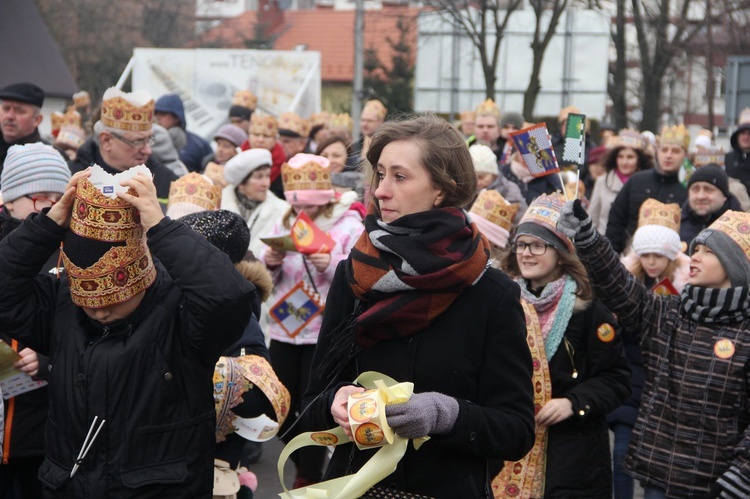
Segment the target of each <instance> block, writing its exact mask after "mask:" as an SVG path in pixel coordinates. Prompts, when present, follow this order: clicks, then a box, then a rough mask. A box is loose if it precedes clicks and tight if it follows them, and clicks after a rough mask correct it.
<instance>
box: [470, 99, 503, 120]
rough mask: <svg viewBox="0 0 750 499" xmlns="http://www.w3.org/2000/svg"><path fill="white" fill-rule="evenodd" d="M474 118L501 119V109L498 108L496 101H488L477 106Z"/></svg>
mask: <svg viewBox="0 0 750 499" xmlns="http://www.w3.org/2000/svg"><path fill="white" fill-rule="evenodd" d="M474 116H494V117H495V118H498V119H500V108H499V107H497V104H495V101H493V100H492V99H487V100H485V101H484V102H482V103H481V104H479V105H478V106H477V108H476V110H475V111H474Z"/></svg>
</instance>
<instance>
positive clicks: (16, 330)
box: [0, 170, 255, 498]
mask: <svg viewBox="0 0 750 499" xmlns="http://www.w3.org/2000/svg"><path fill="white" fill-rule="evenodd" d="M146 172H147V171H146ZM90 175H91V170H86V171H84V172H79V173H77V174H76V175H74V176H73V178H72V179H71V181H70V182H69V183H68V185H67V188H66V192H65V194H64V195H63V197H62V199H61V200H60V201H59V202H58V203H57V204H55V205H54V206H53V207H52V208H50V209H49V210H44V211H43V212H42V213H41V214H38V215H32V217H30V218H28V219H26V220H25V221H24V222H23V224H22V225H21V226H20V227H19V228H18V229H16V230H15V231H13V232H12V233H11V234H9V235H8V236H7V237H6V238H5V239H4V240H3V241H2V242H0V322H2V324H3V328H4V330H5V331H7V332H8V333H9V334H10V335H11V336H13V337H14V338H16V339H18V340H19V341H22V342H23V343H24V344H26V345H28V346H29V347H31V348H33V349H35V350H37V351H39V352H40V353H43V354H46V355H48V356H49V357H50V362H49V371H50V378H49V380H50V381H49V414H48V416H49V418H48V422H47V427H46V441H45V458H46V459H45V461H44V463H43V464H42V466H41V468H40V471H39V479H40V481H41V482H42V484H43V486H44V497H92V498H93V497H97V498H98V497H109V498H113V497H133V498H135V497H138V498H141V497H210V495H211V491H212V480H213V452H214V435H215V411H214V405H213V401H212V393H213V387H212V376H213V369H214V364H215V362H216V360H217V359H218V358H219V356H220V355H221V352H222V351H224V350H225V349H226V348H228V347H229V346H230V345H231V344H232V343H233V342H234V341H236V340H237V339H238V338H239V337H240V335H241V334H242V331H243V329H244V328H245V326H246V325H247V323H248V321H249V318H250V314H251V303H252V300H253V296H254V293H255V290H254V288H253V286H252V285H251V284H249V283H248V282H247V281H246V280H245V279H244V278H243V277H242V276H240V274H238V273H237V271H236V270H235V269H234V267H233V265H232V264H231V262H230V261H229V259H228V258H227V256H226V255H224V254H222V253H221V252H220V251H219V250H218V249H216V248H215V247H213V246H212V245H211V244H209V243H208V242H207V241H206V240H204V239H203V238H201V237H200V236H198V235H197V234H195V232H193V231H192V230H190V229H189V228H188V227H186V226H185V225H184V224H182V223H181V222H177V221H173V220H170V219H169V218H166V217H164V215H163V214H162V211H161V208H160V205H159V201H158V199H157V197H156V186H155V185H154V183H153V182H152V181H151V176H150V174H148V175H146V174H144V173H140V172H139V173H138V174H137V175H135V176H133V177H132V178H130V179H128V180H125V181H123V182H122V183H121V184H120V185H122V186H124V187H125V188H127V189H128V191H127V192H117V193H116V194H109V195H105V194H104V193H103V192H108V191H109V189H108V187H112V188H113V189H114V186H107V185H105V186H104V189H103V190H100V189H99V188H98V187H96V186H94V184H92V183H91V182H90V181H89V179H88V177H89V176H90ZM110 196H111V197H110ZM61 242H64V255H63V261H64V262H65V273H66V275H67V279H62V280H59V281H58V280H55V279H52V278H48V277H46V276H38V275H37V273H38V271H39V268H40V267H41V266H42V265H43V264H44V262H45V261H46V260H47V258H48V257H49V255H50V254H51V253H52V252H53V251H55V249H56V248H58V247H59V246H60V243H61ZM186 249H189V251H186Z"/></svg>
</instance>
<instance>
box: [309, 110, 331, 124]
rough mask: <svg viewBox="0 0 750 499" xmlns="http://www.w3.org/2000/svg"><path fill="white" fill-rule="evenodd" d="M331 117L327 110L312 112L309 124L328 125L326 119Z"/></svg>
mask: <svg viewBox="0 0 750 499" xmlns="http://www.w3.org/2000/svg"><path fill="white" fill-rule="evenodd" d="M330 119H331V115H330V113H329V112H328V111H321V112H319V113H313V114H311V115H310V120H309V122H310V125H311V126H313V127H316V126H322V125H328V121H329V120H330Z"/></svg>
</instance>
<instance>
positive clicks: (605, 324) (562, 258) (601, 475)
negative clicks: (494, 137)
mask: <svg viewBox="0 0 750 499" xmlns="http://www.w3.org/2000/svg"><path fill="white" fill-rule="evenodd" d="M564 203H565V200H564V198H563V197H562V195H560V194H552V195H549V196H547V195H542V196H540V197H539V198H537V199H536V200H535V201H534V202H533V203H531V205H530V206H529V209H528V210H527V211H526V214H525V215H524V217H523V218H522V219H521V222H520V223H519V225H518V227H517V228H516V231H515V237H514V239H513V243H512V245H511V251H512V253H510V254H509V255H508V256H507V257H506V260H505V265H504V266H505V269H506V271H507V272H508V273H509V274H510V275H511V276H512V277H515V279H516V282H517V283H518V285H519V286H520V287H521V301H522V302H523V304H524V305H525V310H526V312H527V316H526V320H527V330H528V335H529V338H528V342H529V346H530V347H531V349H532V355H533V356H534V361H535V365H536V366H538V369H536V370H535V374H534V376H535V380H534V381H535V387H536V389H537V393H536V397H537V399H536V407H537V412H536V423H537V438H536V443H535V447H534V450H532V451H531V452H530V453H529V454H528V455H527V456H526V457H525V458H524V459H523V460H521V461H519V462H518V463H506V466H505V468H504V469H503V472H502V473H501V474H500V476H498V477H497V478H496V480H495V482H494V483H493V486H494V488H495V497H512V496H514V495H515V494H517V493H518V491H519V489H520V490H521V491H524V492H525V493H526V494H527V495H523V497H587V498H602V499H605V498H606V499H609V498H610V497H611V495H612V470H611V458H610V449H609V430H608V427H607V421H606V418H605V417H606V415H607V413H609V412H610V411H612V410H613V409H615V408H616V407H618V406H619V405H620V404H621V403H622V402H623V401H624V400H625V398H626V397H627V396H628V394H629V393H630V389H629V382H630V372H629V370H628V366H627V363H626V361H625V358H624V357H623V346H622V340H621V338H620V335H619V328H618V326H617V323H616V322H615V318H614V316H613V315H612V314H611V313H610V312H609V311H608V310H607V309H606V308H605V307H604V306H603V305H602V304H601V303H600V302H599V301H598V300H596V299H595V298H594V294H593V291H592V288H591V284H590V283H589V281H588V277H587V276H586V270H585V269H584V268H583V265H581V262H580V261H579V260H578V257H577V256H576V254H575V249H574V247H573V243H572V242H571V241H570V240H569V239H568V238H567V237H565V236H564V235H563V234H562V233H560V232H559V231H557V229H556V224H557V220H558V219H559V217H560V210H561V209H562V207H563V206H564ZM535 347H536V348H535ZM519 470H522V471H521V472H519Z"/></svg>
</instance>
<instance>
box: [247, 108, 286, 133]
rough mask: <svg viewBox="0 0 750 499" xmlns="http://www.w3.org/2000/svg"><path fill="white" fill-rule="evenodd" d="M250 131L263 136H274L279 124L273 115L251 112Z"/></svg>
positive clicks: (277, 131)
mask: <svg viewBox="0 0 750 499" xmlns="http://www.w3.org/2000/svg"><path fill="white" fill-rule="evenodd" d="M250 133H251V134H255V135H263V136H265V137H276V135H277V134H278V133H279V125H278V123H277V121H276V118H274V117H273V116H261V115H259V114H256V113H253V115H252V116H251V117H250Z"/></svg>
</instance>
